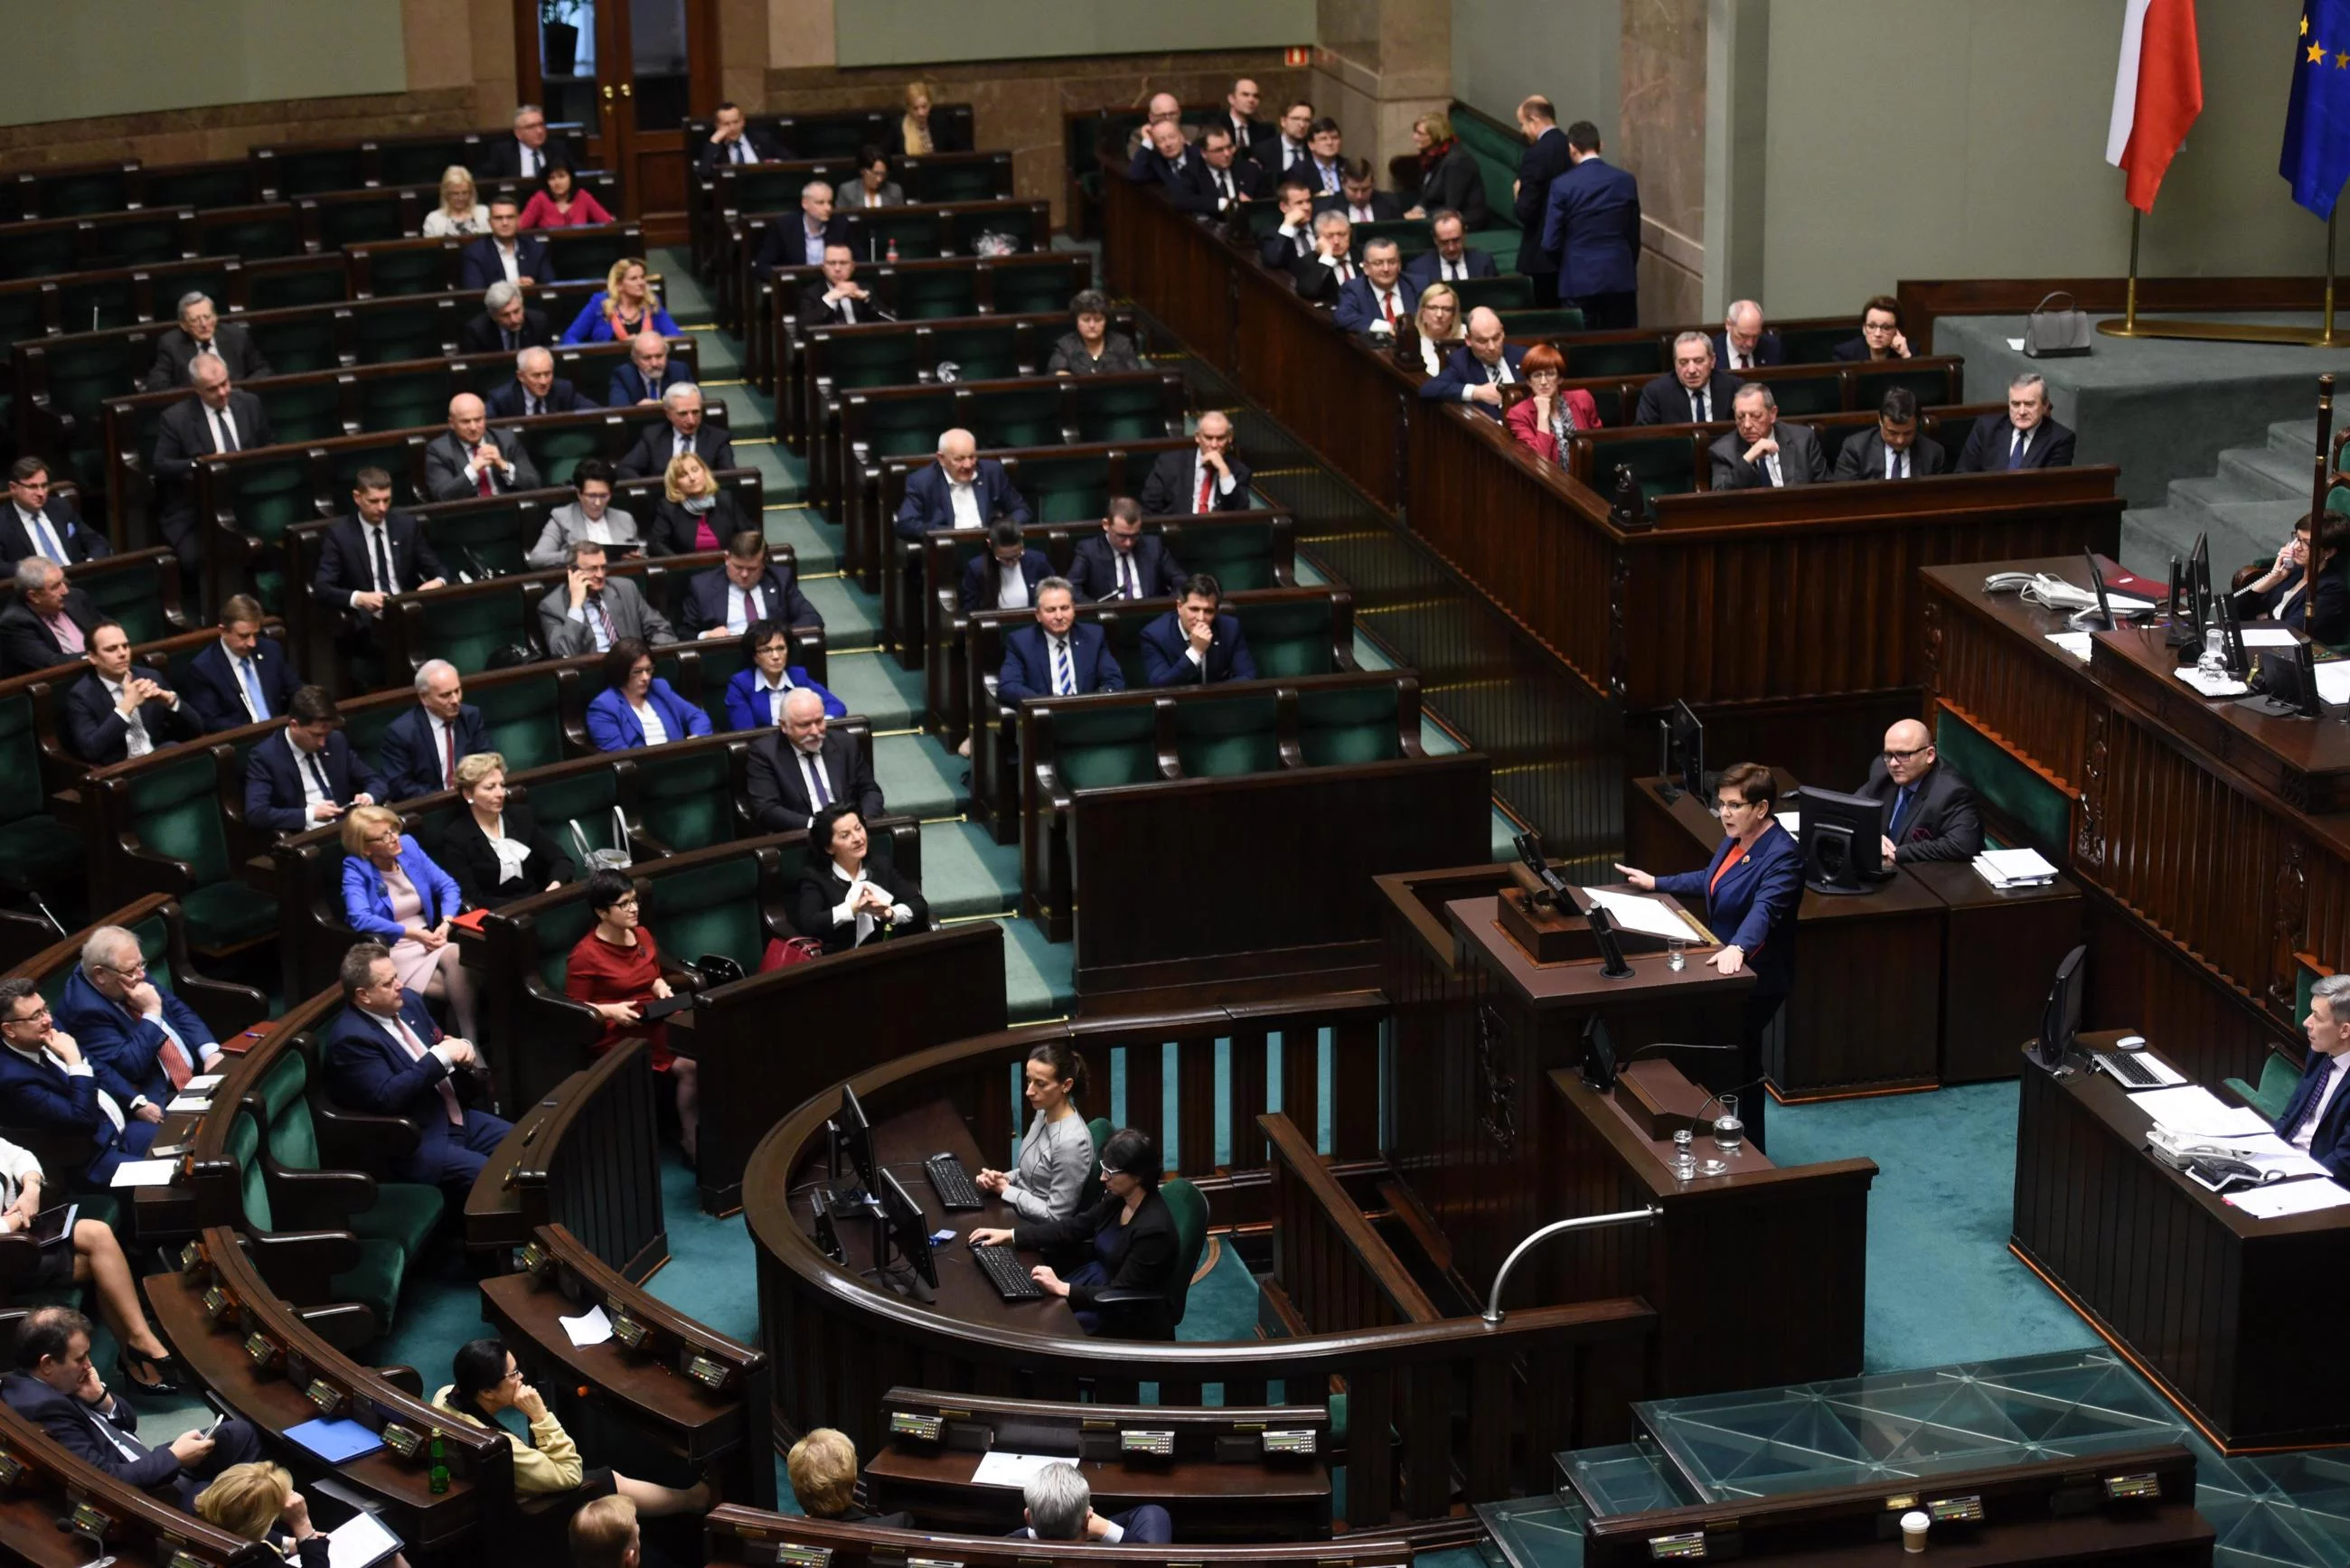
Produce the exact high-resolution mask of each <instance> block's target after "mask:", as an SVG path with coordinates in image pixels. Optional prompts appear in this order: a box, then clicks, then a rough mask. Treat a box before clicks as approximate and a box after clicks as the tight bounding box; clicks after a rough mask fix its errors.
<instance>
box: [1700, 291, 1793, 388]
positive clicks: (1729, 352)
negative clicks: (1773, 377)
mask: <svg viewBox="0 0 2350 1568" xmlns="http://www.w3.org/2000/svg"><path fill="white" fill-rule="evenodd" d="M1713 355H1714V358H1715V359H1716V360H1718V361H1719V362H1720V363H1721V368H1722V369H1725V370H1728V371H1729V372H1731V374H1732V375H1741V374H1743V373H1744V372H1746V371H1748V370H1754V369H1761V368H1762V367H1763V366H1765V365H1783V364H1785V363H1786V360H1787V354H1786V350H1785V349H1783V348H1781V347H1780V345H1779V335H1778V334H1777V333H1775V332H1773V331H1772V330H1771V329H1770V328H1769V327H1765V326H1763V307H1762V306H1759V305H1757V304H1755V303H1754V302H1753V301H1752V300H1751V299H1742V300H1740V301H1739V302H1738V303H1737V304H1735V305H1733V306H1731V307H1730V309H1729V310H1728V311H1727V312H1726V313H1725V314H1724V315H1723V317H1722V318H1721V331H1719V332H1717V333H1715V334H1714V335H1713Z"/></svg>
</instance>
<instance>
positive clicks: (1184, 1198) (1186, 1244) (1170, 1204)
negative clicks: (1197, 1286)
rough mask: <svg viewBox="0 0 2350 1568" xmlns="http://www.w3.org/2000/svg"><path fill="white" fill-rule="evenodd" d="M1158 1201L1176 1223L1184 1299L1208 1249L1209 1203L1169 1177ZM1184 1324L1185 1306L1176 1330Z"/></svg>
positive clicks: (1178, 1310) (1177, 1260)
mask: <svg viewBox="0 0 2350 1568" xmlns="http://www.w3.org/2000/svg"><path fill="white" fill-rule="evenodd" d="M1159 1200H1160V1201H1161V1202H1163V1203H1165V1204H1166V1205H1167V1211H1168V1213H1169V1214H1170V1215H1171V1216H1173V1218H1174V1220H1175V1270H1176V1275H1177V1277H1178V1278H1180V1279H1181V1280H1182V1281H1183V1285H1184V1293H1185V1298H1186V1299H1187V1300H1188V1297H1189V1295H1190V1292H1191V1276H1192V1275H1194V1274H1196V1273H1198V1272H1200V1254H1201V1252H1203V1251H1206V1250H1207V1245H1208V1199H1207V1198H1206V1196H1205V1195H1204V1194H1202V1193H1201V1190H1200V1189H1198V1188H1196V1187H1194V1186H1192V1185H1191V1183H1190V1182H1188V1181H1186V1180H1184V1179H1182V1178H1181V1177H1180V1176H1170V1177H1169V1178H1168V1179H1166V1180H1164V1181H1162V1182H1160V1183H1159ZM1182 1322H1183V1306H1182V1305H1180V1304H1179V1305H1178V1306H1177V1307H1176V1309H1175V1326H1180V1325H1181V1324H1182Z"/></svg>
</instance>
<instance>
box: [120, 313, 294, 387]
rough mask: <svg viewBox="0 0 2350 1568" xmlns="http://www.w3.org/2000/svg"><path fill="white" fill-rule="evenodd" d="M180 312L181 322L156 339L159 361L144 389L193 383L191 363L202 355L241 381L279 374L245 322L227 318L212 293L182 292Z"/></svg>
mask: <svg viewBox="0 0 2350 1568" xmlns="http://www.w3.org/2000/svg"><path fill="white" fill-rule="evenodd" d="M179 316H180V324H179V325H178V326H177V327H172V329H171V330H170V331H168V332H166V333H164V334H163V336H162V337H161V338H159V339H158V340H157V341H156V344H155V363H154V365H153V366H152V367H151V368H150V369H149V370H148V372H147V380H146V383H145V385H144V387H143V388H142V390H145V391H150V392H163V391H169V390H170V389H172V388H173V387H184V386H187V385H189V384H190V383H189V378H188V370H189V367H191V366H192V365H193V364H194V363H195V362H196V361H197V360H199V359H217V360H219V361H220V362H221V363H222V364H224V365H226V366H227V367H228V373H229V376H230V378H231V379H234V380H238V381H257V380H259V379H262V378H263V377H264V376H269V375H274V374H276V372H275V371H273V370H271V369H270V368H269V358H268V356H266V355H265V354H264V353H262V351H261V349H260V348H259V347H258V346H256V345H255V343H254V341H253V334H252V333H250V332H247V331H246V330H245V329H244V323H243V322H239V321H223V320H222V319H221V318H220V311H219V309H218V308H217V307H216V306H213V302H212V297H211V296H209V295H205V294H202V293H192V294H183V295H182V296H180V311H179Z"/></svg>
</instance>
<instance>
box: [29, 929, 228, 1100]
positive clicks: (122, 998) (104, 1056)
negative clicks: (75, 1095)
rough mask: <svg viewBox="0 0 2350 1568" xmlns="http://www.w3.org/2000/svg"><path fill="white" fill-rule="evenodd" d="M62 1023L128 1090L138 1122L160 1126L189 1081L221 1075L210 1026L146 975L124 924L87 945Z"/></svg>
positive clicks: (62, 1003) (69, 984) (98, 933)
mask: <svg viewBox="0 0 2350 1568" xmlns="http://www.w3.org/2000/svg"><path fill="white" fill-rule="evenodd" d="M57 1023H59V1024H61V1025H63V1026H64V1027H65V1028H66V1029H67V1030H68V1031H69V1032H70V1033H72V1035H73V1037H74V1039H75V1040H77V1041H78V1042H79V1043H80V1044H81V1048H82V1049H83V1051H85V1052H87V1053H88V1055H89V1057H90V1059H91V1061H92V1062H94V1063H96V1064H99V1065H100V1066H104V1067H107V1068H109V1069H111V1070H112V1072H113V1074H114V1075H115V1076H116V1077H117V1078H119V1079H120V1080H121V1081H122V1082H123V1083H124V1084H125V1085H129V1087H130V1091H131V1095H130V1102H129V1108H130V1114H131V1115H132V1116H136V1117H138V1118H139V1119H140V1121H146V1122H160V1121H161V1120H162V1119H163V1107H164V1106H167V1105H170V1104H171V1103H172V1096H174V1095H176V1094H178V1093H179V1092H180V1091H181V1090H182V1089H184V1088H186V1087H187V1086H188V1080H189V1079H190V1078H192V1077H194V1076H195V1075H197V1074H199V1073H213V1072H218V1071H219V1070H220V1064H221V1048H220V1042H219V1041H218V1040H216V1039H214V1038H213V1032H212V1027H211V1025H209V1024H207V1023H205V1022H204V1021H203V1019H201V1018H199V1017H197V1016H196V1010H195V1009H194V1008H192V1007H190V1006H189V1005H188V1004H187V1003H186V1002H182V1001H181V1000H180V998H179V997H177V996H176V995H174V994H172V992H168V991H165V990H163V989H161V987H159V986H158V985H156V983H155V982H154V981H151V980H150V979H148V978H147V960H146V956H145V955H144V954H143V953H142V952H141V951H140V946H139V939H138V938H137V937H136V936H133V935H132V934H131V933H130V932H129V931H127V930H125V929H123V928H121V927H120V926H100V927H99V928H98V929H96V930H95V931H92V932H91V933H90V934H89V940H87V941H85V942H83V943H82V945H81V963H80V964H79V966H78V967H77V968H76V969H75V970H74V972H73V976H72V978H71V979H69V980H68V981H66V989H65V994H64V995H63V996H60V997H59V998H58V999H57Z"/></svg>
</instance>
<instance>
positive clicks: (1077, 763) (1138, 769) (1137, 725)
mask: <svg viewBox="0 0 2350 1568" xmlns="http://www.w3.org/2000/svg"><path fill="white" fill-rule="evenodd" d="M1157 736H1158V720H1157V718H1156V717H1155V716H1154V714H1153V713H1152V711H1151V710H1150V709H1149V708H1148V707H1135V708H1128V707H1118V708H1112V709H1106V710H1101V711H1094V712H1085V711H1076V710H1064V711H1060V712H1056V713H1055V714H1054V715H1053V767H1054V771H1055V772H1056V773H1058V774H1060V776H1061V779H1062V781H1063V782H1064V783H1065V784H1066V785H1067V787H1069V788H1070V789H1073V790H1078V789H1107V788H1109V787H1110V786H1112V785H1114V784H1148V783H1149V782H1150V781H1151V780H1153V779H1156V778H1157V777H1159V753H1158V744H1157Z"/></svg>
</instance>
